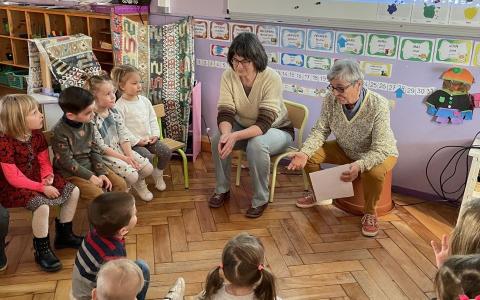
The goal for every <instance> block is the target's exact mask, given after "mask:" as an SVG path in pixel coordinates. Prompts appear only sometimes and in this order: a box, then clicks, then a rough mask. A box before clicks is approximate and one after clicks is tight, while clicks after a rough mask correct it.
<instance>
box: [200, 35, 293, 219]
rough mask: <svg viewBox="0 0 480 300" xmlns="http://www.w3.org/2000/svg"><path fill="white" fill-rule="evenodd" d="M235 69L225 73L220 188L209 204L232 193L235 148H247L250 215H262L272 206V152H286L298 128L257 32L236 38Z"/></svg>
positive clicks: (217, 154) (231, 59)
mask: <svg viewBox="0 0 480 300" xmlns="http://www.w3.org/2000/svg"><path fill="white" fill-rule="evenodd" d="M228 63H229V65H230V67H231V68H230V69H228V70H226V71H225V72H224V73H223V76H222V80H221V83H220V97H219V100H218V115H217V124H218V129H219V131H218V133H217V134H216V135H215V136H214V138H213V139H212V157H213V160H214V162H215V173H216V188H215V193H214V194H213V195H212V197H211V198H210V200H209V202H208V203H209V206H210V207H213V208H217V207H221V206H222V205H223V203H224V201H225V200H228V199H229V198H230V192H229V190H230V168H231V152H232V150H233V149H242V150H245V151H246V152H247V159H248V165H249V170H250V177H251V178H252V182H253V190H254V193H253V199H252V204H251V207H250V208H249V209H248V210H247V213H246V216H247V217H249V218H257V217H260V216H261V215H262V214H263V211H264V210H265V208H266V207H267V205H268V195H269V190H268V181H269V175H270V155H275V154H277V153H281V152H283V151H285V149H286V148H287V147H288V145H289V144H290V143H291V142H292V140H293V136H294V132H293V127H292V125H291V122H290V120H288V114H287V109H286V107H285V104H284V103H283V97H282V80H281V79H280V76H279V75H278V73H277V72H275V71H274V70H273V69H271V68H269V67H267V63H268V58H267V54H266V53H265V49H264V48H263V46H262V44H261V43H260V41H259V40H258V38H257V37H256V35H254V34H252V33H241V34H239V35H238V36H236V37H235V39H234V40H233V42H232V44H231V45H230V48H229V50H228Z"/></svg>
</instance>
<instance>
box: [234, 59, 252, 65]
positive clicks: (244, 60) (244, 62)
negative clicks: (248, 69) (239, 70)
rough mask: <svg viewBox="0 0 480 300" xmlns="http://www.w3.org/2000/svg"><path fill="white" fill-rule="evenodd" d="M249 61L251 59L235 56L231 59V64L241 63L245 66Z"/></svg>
mask: <svg viewBox="0 0 480 300" xmlns="http://www.w3.org/2000/svg"><path fill="white" fill-rule="evenodd" d="M251 62H252V61H251V60H249V59H242V60H238V59H236V58H235V57H234V58H233V59H232V64H233V65H235V66H238V64H242V66H243V67H245V66H246V65H248V64H249V63H251Z"/></svg>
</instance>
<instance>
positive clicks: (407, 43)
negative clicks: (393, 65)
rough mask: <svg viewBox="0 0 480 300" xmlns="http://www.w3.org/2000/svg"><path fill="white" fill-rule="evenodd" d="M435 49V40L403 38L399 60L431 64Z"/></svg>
mask: <svg viewBox="0 0 480 300" xmlns="http://www.w3.org/2000/svg"><path fill="white" fill-rule="evenodd" d="M434 47H435V40H434V39H421V38H410V37H402V38H401V40H400V52H399V54H398V58H399V59H400V60H409V61H420V62H431V61H432V58H433V50H434Z"/></svg>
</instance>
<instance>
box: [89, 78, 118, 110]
mask: <svg viewBox="0 0 480 300" xmlns="http://www.w3.org/2000/svg"><path fill="white" fill-rule="evenodd" d="M85 88H86V89H87V90H89V91H90V93H92V95H93V98H94V99H95V105H96V106H97V107H99V108H106V109H110V108H112V107H113V106H115V100H116V97H115V88H114V87H113V82H112V79H111V78H110V77H109V76H107V75H106V74H102V75H93V76H91V77H89V78H88V79H87V80H86V81H85Z"/></svg>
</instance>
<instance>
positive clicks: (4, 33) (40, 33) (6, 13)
mask: <svg viewBox="0 0 480 300" xmlns="http://www.w3.org/2000/svg"><path fill="white" fill-rule="evenodd" d="M128 18H130V19H132V20H135V21H140V20H141V18H142V19H143V20H148V16H147V15H142V16H140V15H138V14H135V15H128ZM110 19H111V15H110V14H103V13H95V12H87V11H79V10H73V9H47V8H42V7H35V6H15V5H8V6H7V5H0V65H8V66H13V67H15V68H28V42H27V40H28V39H33V38H44V37H48V36H53V35H55V36H60V35H73V34H78V33H83V34H85V35H88V36H91V37H92V48H93V52H94V54H95V56H96V57H97V59H98V60H99V62H100V64H101V66H102V68H103V69H104V70H106V71H110V70H111V69H112V68H113V53H112V50H111V49H103V48H101V43H102V42H104V43H108V44H110V45H111V44H112V37H111V34H110ZM1 89H3V87H2V86H0V90H1Z"/></svg>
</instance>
